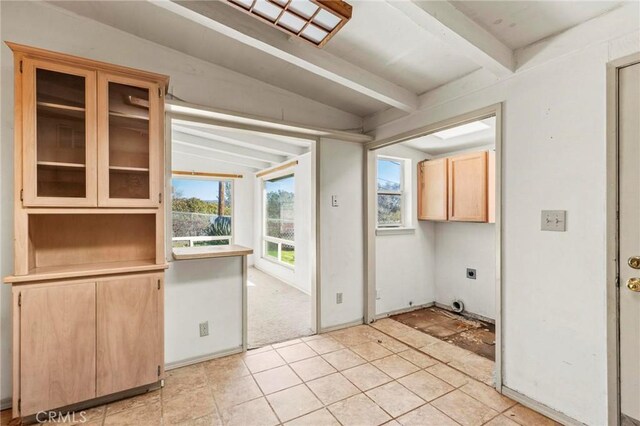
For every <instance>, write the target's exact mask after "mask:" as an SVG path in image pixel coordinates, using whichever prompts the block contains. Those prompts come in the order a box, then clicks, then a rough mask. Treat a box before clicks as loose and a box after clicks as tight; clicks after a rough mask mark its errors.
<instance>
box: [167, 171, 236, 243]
mask: <svg viewBox="0 0 640 426" xmlns="http://www.w3.org/2000/svg"><path fill="white" fill-rule="evenodd" d="M207 173H211V172H207ZM174 179H184V180H200V181H214V182H229V184H230V185H231V235H228V236H227V235H218V236H209V235H201V236H197V237H175V236H174V235H173V195H172V197H171V203H170V204H169V213H170V216H171V222H170V225H171V226H170V231H171V232H170V235H171V247H172V248H173V243H174V242H175V241H185V240H187V241H189V245H188V246H187V247H185V248H192V247H197V246H195V245H194V244H193V243H194V242H198V241H219V240H229V244H221V245H220V246H230V245H232V244H234V238H235V234H236V232H235V230H236V209H235V199H236V194H235V182H234V181H235V179H234V178H230V177H215V176H203V172H194V174H193V176H189V175H177V174H171V194H173V180H174Z"/></svg>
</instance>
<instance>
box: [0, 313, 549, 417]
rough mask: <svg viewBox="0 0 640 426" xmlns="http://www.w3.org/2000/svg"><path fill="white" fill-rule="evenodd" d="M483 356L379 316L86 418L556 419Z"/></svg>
mask: <svg viewBox="0 0 640 426" xmlns="http://www.w3.org/2000/svg"><path fill="white" fill-rule="evenodd" d="M416 333H419V334H416ZM485 361H487V360H486V359H484V358H482V357H480V356H478V355H475V354H473V353H471V352H468V351H465V350H464V349H460V348H458V347H456V346H453V345H450V344H448V343H444V342H442V341H440V340H438V339H435V338H432V337H431V336H428V335H425V334H423V333H420V332H415V330H413V329H411V328H410V327H408V326H405V325H403V324H401V323H399V322H396V321H393V320H381V321H378V322H376V323H375V324H374V325H373V326H367V325H361V326H357V327H351V328H348V329H344V330H339V331H335V332H331V333H328V334H323V335H319V336H311V337H305V338H302V339H296V340H292V341H289V342H284V343H280V344H276V345H270V346H266V347H264V348H261V349H257V350H253V351H249V352H247V353H244V354H238V355H232V356H228V357H225V358H219V359H216V360H213V361H207V362H204V363H200V364H195V365H192V366H189V367H184V368H180V369H176V370H172V371H169V372H167V377H166V380H165V386H164V388H162V389H161V390H157V391H154V392H150V393H147V394H145V395H141V396H137V397H133V398H129V399H126V400H122V401H118V402H115V403H112V404H108V405H106V406H102V407H97V408H94V409H92V410H89V411H88V412H87V413H86V418H87V422H86V423H84V424H86V425H91V426H95V425H135V426H139V425H161V424H163V425H240V426H271V425H287V426H289V425H308V426H324V425H344V426H351V425H354V426H368V425H381V424H389V425H405V426H409V425H419V426H448V425H463V426H475V425H478V426H479V425H485V424H486V425H490V426H509V425H511V426H517V425H525V426H529V425H535V426H541V425H555V424H557V423H555V422H553V421H551V420H549V419H548V418H546V417H544V416H542V415H540V414H538V413H536V412H534V411H532V410H529V409H528V408H525V407H523V406H521V405H519V404H516V403H515V402H514V401H512V400H510V399H508V398H506V397H504V396H502V395H500V394H498V393H497V392H496V391H495V390H494V389H493V388H491V387H490V386H488V384H490V383H491V381H492V378H491V376H492V369H493V363H491V362H485ZM9 417H10V415H9V412H8V411H3V412H2V424H3V425H4V424H6V423H8V422H9Z"/></svg>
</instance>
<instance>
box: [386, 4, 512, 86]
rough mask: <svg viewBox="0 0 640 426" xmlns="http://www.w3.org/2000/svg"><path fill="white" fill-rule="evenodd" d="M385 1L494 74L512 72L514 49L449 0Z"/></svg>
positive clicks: (502, 74)
mask: <svg viewBox="0 0 640 426" xmlns="http://www.w3.org/2000/svg"><path fill="white" fill-rule="evenodd" d="M387 2H388V3H389V4H390V5H391V6H393V7H395V8H396V9H398V10H400V11H401V12H403V13H404V14H405V15H407V17H408V18H409V19H411V20H412V21H413V22H415V23H416V24H417V25H419V26H420V27H421V28H423V29H425V30H427V31H428V32H429V33H431V34H433V35H434V36H436V37H437V38H439V39H440V40H442V41H443V42H444V43H446V44H448V45H449V46H450V47H452V48H453V49H454V50H455V51H456V52H459V53H460V54H462V55H463V56H466V57H467V58H469V59H471V60H472V61H474V62H475V63H477V64H478V65H480V66H481V67H483V68H486V69H487V70H489V71H491V72H492V73H493V74H495V75H496V76H498V77H505V76H508V75H511V74H513V72H514V69H515V57H514V52H513V51H512V50H511V49H510V48H509V47H508V46H506V45H505V44H504V43H502V42H501V41H500V40H498V39H497V38H496V37H495V36H494V35H493V34H491V33H490V32H489V31H487V30H485V29H484V28H482V27H481V26H480V25H478V24H476V23H475V22H474V21H473V20H471V19H470V18H469V17H468V16H467V15H465V14H464V13H462V12H460V11H459V10H458V9H456V8H455V6H453V5H452V4H451V3H449V2H448V1H394V0H387Z"/></svg>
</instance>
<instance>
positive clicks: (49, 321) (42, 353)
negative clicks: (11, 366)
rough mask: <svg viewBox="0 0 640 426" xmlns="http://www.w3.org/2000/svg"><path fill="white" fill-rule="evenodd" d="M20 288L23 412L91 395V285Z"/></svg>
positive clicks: (93, 360) (93, 328) (93, 345)
mask: <svg viewBox="0 0 640 426" xmlns="http://www.w3.org/2000/svg"><path fill="white" fill-rule="evenodd" d="M20 291H21V299H22V303H21V305H22V306H21V307H20V336H21V338H20V372H21V373H20V377H21V379H20V398H21V399H22V402H21V414H22V416H27V415H31V414H34V413H36V412H38V411H41V410H46V409H54V408H58V407H63V406H66V405H70V404H74V403H77V402H80V401H85V400H89V399H92V398H95V396H96V380H95V372H96V310H95V307H96V299H95V297H96V287H95V283H81V284H69V285H59V286H58V285H56V286H50V287H40V288H31V289H28V288H25V289H22V290H20Z"/></svg>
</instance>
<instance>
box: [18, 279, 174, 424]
mask: <svg viewBox="0 0 640 426" xmlns="http://www.w3.org/2000/svg"><path fill="white" fill-rule="evenodd" d="M163 277H164V274H163V273H154V274H132V275H122V276H118V277H112V278H101V279H97V280H96V281H91V282H51V283H47V284H23V285H20V286H15V287H13V291H14V300H15V305H16V306H15V309H14V326H15V328H14V332H17V333H18V335H17V336H14V337H17V338H14V341H19V342H20V343H19V348H17V349H18V350H17V351H15V352H14V355H16V356H17V360H19V362H16V363H14V368H17V371H14V373H16V376H15V379H16V381H15V382H14V384H15V385H16V386H17V387H18V388H19V393H18V395H19V397H18V400H17V401H16V402H17V404H16V406H15V407H14V408H15V409H18V407H19V412H20V415H21V416H23V417H24V416H30V415H33V414H36V413H37V412H39V411H46V410H53V409H57V408H62V407H66V406H69V405H73V404H77V403H80V402H85V401H90V400H92V399H94V398H97V397H101V396H105V395H110V394H114V393H117V392H120V391H124V390H127V389H133V388H137V387H141V386H145V385H153V384H154V383H156V382H158V381H159V380H161V379H162V377H163V376H164V368H163V365H164V355H163V345H164V341H163V333H164V326H163V324H164V322H163V321H164V319H163V316H164V313H163V299H164V297H163V291H164V285H163Z"/></svg>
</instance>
